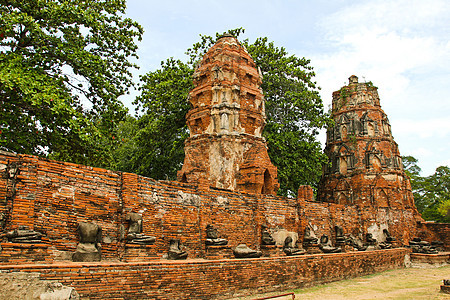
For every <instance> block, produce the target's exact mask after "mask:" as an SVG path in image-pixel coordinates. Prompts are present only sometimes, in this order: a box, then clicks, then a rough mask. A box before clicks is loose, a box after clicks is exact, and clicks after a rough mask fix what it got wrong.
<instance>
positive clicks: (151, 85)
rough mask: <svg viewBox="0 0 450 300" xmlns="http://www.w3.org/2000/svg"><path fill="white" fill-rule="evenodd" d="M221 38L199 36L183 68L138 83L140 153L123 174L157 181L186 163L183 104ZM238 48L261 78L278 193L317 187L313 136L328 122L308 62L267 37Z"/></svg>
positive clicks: (317, 150) (317, 151)
mask: <svg viewBox="0 0 450 300" xmlns="http://www.w3.org/2000/svg"><path fill="white" fill-rule="evenodd" d="M243 32H244V30H243V29H242V28H238V29H233V30H229V31H228V33H231V34H232V35H234V36H239V34H241V33H243ZM219 36H220V34H216V36H215V37H211V36H204V35H200V41H199V42H198V43H195V44H194V45H193V47H192V48H190V49H188V50H187V52H186V54H187V55H188V57H189V59H188V62H187V63H183V62H182V61H179V60H174V59H173V58H170V59H168V60H167V61H166V62H164V63H162V65H161V69H159V70H157V71H155V72H150V73H148V74H146V75H145V76H143V77H142V78H141V79H142V82H143V85H142V87H141V91H142V94H141V95H140V96H139V97H138V98H137V99H136V102H135V103H136V104H138V106H139V109H140V110H141V113H142V116H141V117H139V120H138V121H137V122H138V124H139V126H138V127H139V131H138V133H137V134H136V137H135V138H134V139H133V141H135V142H136V143H137V144H138V145H139V147H138V148H139V150H138V154H137V155H136V157H135V158H134V160H136V162H137V163H136V164H134V163H132V164H128V165H129V166H130V168H129V169H127V171H130V172H136V173H139V174H142V175H146V176H150V177H153V178H155V179H166V178H168V179H174V178H175V177H176V171H177V170H179V169H181V165H182V163H183V159H184V149H183V140H184V139H185V138H186V137H187V136H188V132H187V127H186V125H185V114H186V113H187V111H188V109H189V106H188V102H187V100H186V99H187V95H188V92H189V90H190V89H191V88H192V87H193V85H192V77H191V76H192V73H193V69H194V67H195V65H196V64H197V63H198V61H199V60H200V59H201V57H202V56H203V54H204V53H206V52H207V50H208V49H209V48H210V47H211V46H212V45H214V43H215V42H216V40H217V38H218V37H219ZM242 43H243V44H244V45H245V46H246V48H247V50H248V52H249V53H250V55H251V56H252V58H253V59H254V60H255V63H256V65H257V66H258V67H260V68H261V71H262V74H263V84H262V89H263V91H264V95H265V99H266V115H267V120H266V121H267V125H266V127H265V130H264V133H263V135H264V137H265V138H266V140H267V143H268V147H269V155H270V157H271V159H272V161H273V163H274V164H275V165H276V166H277V167H278V178H279V181H280V184H281V189H280V194H282V195H293V194H295V193H296V191H297V189H298V186H299V185H302V184H311V185H315V184H316V182H317V181H318V179H319V177H320V173H321V165H322V163H324V162H326V156H325V155H324V154H323V153H322V151H321V145H320V143H319V142H318V141H317V139H316V136H317V134H318V129H320V128H322V127H324V126H326V125H327V124H329V122H330V119H329V117H328V116H327V115H326V114H325V113H324V111H323V105H322V101H321V99H320V96H319V93H318V87H316V83H315V82H313V81H312V79H313V77H314V76H315V74H314V72H313V69H312V67H311V66H310V65H309V63H310V62H309V60H307V59H305V58H297V57H295V56H293V55H289V54H288V53H287V52H286V50H285V49H284V48H282V47H281V48H279V47H276V46H275V45H274V43H273V42H268V40H267V38H258V39H257V40H256V41H255V42H254V43H253V44H249V42H248V41H247V40H246V41H244V42H242ZM138 163H139V164H140V165H139V164H138Z"/></svg>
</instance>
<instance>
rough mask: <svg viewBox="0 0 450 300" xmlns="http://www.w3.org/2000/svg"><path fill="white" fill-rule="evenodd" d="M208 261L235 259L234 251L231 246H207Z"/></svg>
mask: <svg viewBox="0 0 450 300" xmlns="http://www.w3.org/2000/svg"><path fill="white" fill-rule="evenodd" d="M205 254H206V257H205V258H206V259H224V258H227V259H231V258H234V255H233V250H232V249H231V246H228V245H223V246H219V245H218V246H214V245H208V246H206V252H205Z"/></svg>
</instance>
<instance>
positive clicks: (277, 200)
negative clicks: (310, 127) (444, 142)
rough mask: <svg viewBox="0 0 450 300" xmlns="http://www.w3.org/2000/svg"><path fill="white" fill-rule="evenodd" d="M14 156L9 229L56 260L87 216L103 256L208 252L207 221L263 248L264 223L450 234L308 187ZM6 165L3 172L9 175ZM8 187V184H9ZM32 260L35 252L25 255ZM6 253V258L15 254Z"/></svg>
mask: <svg viewBox="0 0 450 300" xmlns="http://www.w3.org/2000/svg"><path fill="white" fill-rule="evenodd" d="M10 156H11V155H7V154H2V155H0V161H4V162H7V161H12V160H15V162H17V161H19V162H20V163H19V164H18V171H17V174H18V175H17V176H16V177H17V179H16V182H15V186H16V192H15V194H14V197H12V198H8V199H9V200H8V201H4V202H3V203H6V202H7V203H10V204H9V206H8V205H6V204H5V205H4V206H3V208H2V209H3V210H4V211H5V215H6V220H7V221H6V225H5V228H4V232H6V231H8V230H11V229H14V228H17V227H18V226H20V225H27V226H28V227H29V228H30V229H33V230H36V231H39V232H42V233H43V234H44V237H43V242H44V243H46V244H49V245H50V246H49V248H48V255H49V257H47V259H49V260H64V259H70V257H71V254H72V253H73V252H74V251H75V249H76V246H77V244H78V236H77V234H76V226H77V224H78V222H80V221H86V222H94V223H97V224H99V225H101V226H102V228H103V241H102V254H103V260H110V261H111V260H112V261H118V260H121V259H122V260H124V261H139V260H146V259H147V258H149V259H154V258H162V257H163V256H164V255H165V254H166V253H167V251H168V245H169V240H170V239H180V240H181V243H182V244H183V245H184V246H185V247H186V251H187V252H188V254H189V257H190V258H204V257H206V246H205V239H206V226H207V225H208V224H212V225H214V227H216V228H217V229H218V231H219V234H220V236H221V237H223V238H226V239H228V241H229V246H230V247H232V248H233V247H235V246H237V245H238V244H240V243H246V244H247V245H248V246H249V247H250V248H252V249H257V250H259V249H260V244H261V225H262V224H264V225H267V226H268V228H269V230H270V231H271V232H272V233H273V232H277V231H279V230H285V231H288V232H291V233H295V234H298V236H299V239H300V242H301V241H302V238H303V232H304V229H305V227H306V226H307V225H310V226H313V228H314V230H315V231H316V234H317V235H318V236H320V235H322V234H327V235H328V236H330V237H331V238H332V240H333V241H334V230H333V228H334V226H335V225H340V226H342V227H343V228H344V234H350V233H351V234H353V235H354V236H360V237H362V236H363V235H364V234H365V232H367V231H368V230H369V229H370V228H372V229H373V228H374V227H376V228H378V229H381V228H382V226H385V227H383V228H389V231H390V232H391V234H392V235H393V236H394V237H396V238H397V240H398V243H399V245H401V244H407V242H408V241H409V240H410V239H411V238H413V237H415V236H420V237H422V238H423V239H425V240H428V241H432V240H435V239H440V237H445V233H444V234H441V235H440V236H439V235H437V234H433V233H432V232H431V231H430V230H428V229H427V227H424V226H422V225H421V226H419V225H417V223H416V212H415V210H414V209H411V208H403V209H398V208H389V207H382V208H377V207H367V206H358V205H344V204H335V203H319V202H311V201H306V200H311V199H312V193H310V189H307V188H304V190H305V192H304V195H305V197H306V199H302V198H301V196H300V197H299V198H297V199H293V198H284V197H278V196H272V195H261V194H260V195H255V194H245V193H240V192H232V191H229V190H223V189H217V188H213V187H210V188H205V187H206V186H203V185H198V186H195V185H190V184H186V183H179V182H170V181H155V180H152V179H150V178H145V177H142V176H138V175H135V174H129V173H120V172H112V171H108V170H103V169H98V168H91V167H86V166H80V165H74V164H69V163H64V162H57V161H49V160H46V159H42V158H38V157H30V156H26V155H19V156H15V155H13V156H11V159H10ZM6 166H7V167H4V168H2V170H3V171H1V172H2V173H1V176H0V177H1V178H4V177H6V175H5V173H6V169H7V168H9V167H8V164H6ZM30 170H32V171H30ZM1 193H3V195H6V193H9V191H7V190H6V188H5V186H4V187H3V188H2V189H1ZM16 201H18V205H17V206H16ZM19 204H20V205H19ZM19 208H20V209H19ZM25 208H26V209H25ZM128 212H138V213H140V214H142V216H143V233H144V234H145V235H150V236H154V237H156V242H155V244H154V245H153V246H152V247H151V248H150V249H151V251H150V250H148V249H147V250H145V251H144V252H145V253H139V251H138V250H136V249H131V248H130V247H129V248H126V247H125V242H124V241H123V240H121V235H122V234H125V235H126V231H127V229H128V224H127V223H126V221H125V215H126V214H127V213H128ZM378 232H380V230H378ZM430 234H431V235H430ZM447 236H448V235H447ZM379 238H380V239H381V238H382V237H381V236H380V237H379ZM441 239H442V238H441ZM444 240H445V239H444ZM3 241H4V242H6V239H4V240H3ZM445 241H447V240H445ZM281 242H282V241H281ZM447 242H448V241H447ZM39 255H40V254H39ZM6 257H7V256H6ZM216 257H217V256H216ZM33 260H34V258H33V257H32V255H31V256H30V253H28V256H27V257H24V261H23V262H27V261H33ZM0 261H2V263H7V262H8V259H7V258H5V257H3V258H1V259H0Z"/></svg>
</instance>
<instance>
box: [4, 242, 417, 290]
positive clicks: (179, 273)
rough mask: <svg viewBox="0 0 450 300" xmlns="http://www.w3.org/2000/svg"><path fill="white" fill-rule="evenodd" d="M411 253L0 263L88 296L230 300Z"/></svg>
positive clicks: (400, 260) (371, 268)
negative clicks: (123, 261) (56, 282)
mask: <svg viewBox="0 0 450 300" xmlns="http://www.w3.org/2000/svg"><path fill="white" fill-rule="evenodd" d="M408 253H409V250H407V249H404V248H401V249H392V250H378V251H368V252H355V253H338V254H332V255H330V254H317V255H306V256H301V257H278V258H257V259H242V260H236V259H233V260H231V259H224V260H216V261H186V262H173V261H154V262H141V263H127V264H125V263H83V264H80V263H64V264H62V263H60V264H51V265H34V266H30V265H28V266H17V265H15V266H0V272H1V273H5V274H8V273H16V272H21V273H22V274H24V273H34V274H36V273H38V274H39V278H40V279H41V280H55V281H59V282H61V283H62V284H64V285H66V286H72V287H74V288H75V289H76V290H77V292H78V293H79V294H80V296H81V297H89V299H113V298H114V299H117V298H119V299H228V298H230V297H238V296H244V295H251V294H255V293H264V292H270V291H283V290H286V289H292V288H300V287H306V286H311V285H314V284H318V283H326V282H331V281H336V280H341V279H346V278H352V277H356V276H361V275H367V274H372V273H375V272H380V271H384V270H388V269H393V268H401V267H403V266H404V261H405V255H408Z"/></svg>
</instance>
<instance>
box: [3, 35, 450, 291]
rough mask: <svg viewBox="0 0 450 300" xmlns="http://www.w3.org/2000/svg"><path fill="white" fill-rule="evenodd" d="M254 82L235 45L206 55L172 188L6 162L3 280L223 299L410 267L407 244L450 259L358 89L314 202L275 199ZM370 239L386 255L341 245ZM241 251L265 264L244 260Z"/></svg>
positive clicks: (338, 102) (341, 108) (226, 42)
mask: <svg viewBox="0 0 450 300" xmlns="http://www.w3.org/2000/svg"><path fill="white" fill-rule="evenodd" d="M260 83H261V74H260V72H258V69H257V66H255V63H254V62H253V60H252V58H251V57H250V56H249V54H248V53H247V52H246V50H245V48H244V47H243V46H241V45H240V43H239V42H238V41H237V40H236V39H235V38H233V37H231V36H226V35H225V36H223V37H221V38H220V39H219V40H218V42H217V43H216V45H214V46H213V47H212V48H211V49H210V50H209V51H208V53H206V54H205V56H204V57H203V60H202V62H201V64H200V65H199V67H198V68H197V70H196V71H195V74H194V84H195V88H194V89H193V90H192V91H191V93H190V98H189V101H190V103H191V104H192V109H191V110H190V111H189V113H188V114H187V116H186V119H187V124H188V127H189V129H190V134H191V135H190V137H189V139H188V140H187V141H186V145H185V149H186V159H185V162H184V165H183V168H182V169H181V170H180V171H179V173H178V181H161V180H159V181H158V180H153V179H151V178H146V177H143V176H139V175H136V174H131V173H125V172H116V171H110V170H105V169H101V168H93V167H89V166H83V165H77V164H72V163H67V162H58V161H52V160H48V159H44V158H40V157H36V156H31V155H22V154H13V153H7V152H2V151H0V225H1V228H0V229H1V231H2V242H1V244H0V246H1V250H0V280H1V277H2V276H8V275H11V276H16V275H19V274H20V275H21V276H22V275H23V276H26V275H29V276H31V277H32V278H33V280H37V281H42V282H55V281H57V282H60V283H62V284H64V285H65V286H69V287H72V288H75V289H76V290H77V291H78V293H79V294H80V295H81V296H82V297H86V298H87V297H89V299H108V298H115V299H117V298H119V299H149V298H151V299H226V298H231V297H236V296H241V295H251V294H253V293H256V292H266V291H276V290H285V289H290V288H298V287H302V286H308V285H312V284H317V283H323V282H329V281H333V280H339V279H343V278H349V277H355V276H360V275H364V274H371V273H374V272H377V271H382V270H386V269H390V268H398V267H402V266H404V262H405V256H408V255H409V253H410V252H411V250H410V249H407V248H404V247H403V246H404V245H407V244H408V241H410V240H411V239H412V238H413V237H421V238H424V239H427V240H429V241H432V240H441V241H443V242H445V245H444V247H446V249H447V250H448V247H449V245H450V242H449V240H448V239H449V237H450V234H449V229H450V226H449V225H448V224H430V223H426V222H424V221H423V219H422V218H421V216H420V215H419V213H418V212H417V210H416V208H415V206H414V202H413V198H412V194H411V187H410V185H409V180H408V178H407V177H406V176H405V174H404V171H403V170H402V166H401V159H400V156H399V152H398V147H397V144H396V143H395V142H394V140H393V138H392V135H391V131H390V125H389V121H388V119H387V116H386V114H385V113H384V112H383V111H382V110H381V108H380V103H379V97H378V94H377V89H376V88H374V87H373V86H371V85H370V84H367V83H358V81H357V78H356V77H355V76H352V77H350V84H349V85H348V86H346V87H343V88H342V89H341V90H340V91H338V92H335V93H334V94H333V117H334V118H335V120H336V125H335V127H333V128H331V129H330V130H329V132H328V138H327V147H326V150H325V151H326V153H327V154H328V156H329V157H330V159H331V164H330V166H329V167H327V168H325V170H324V175H323V178H322V180H321V183H320V189H319V191H318V199H317V201H316V200H314V199H313V190H312V188H311V187H309V186H301V187H299V192H298V196H297V198H285V197H280V196H276V191H277V189H278V182H277V169H276V167H275V166H274V165H273V164H272V163H271V161H270V158H269V156H268V154H267V146H266V143H265V141H264V139H263V138H262V137H261V132H262V130H263V127H264V118H265V114H264V99H263V94H262V91H261V89H260ZM386 232H389V235H390V236H387V235H386ZM368 233H369V234H371V236H372V238H371V240H370V242H371V243H385V242H390V245H392V249H386V250H379V248H376V247H372V248H371V249H368V250H370V251H367V250H366V251H356V250H364V249H366V248H365V247H361V248H360V247H359V246H358V245H354V247H353V246H350V245H347V244H345V242H344V240H345V239H347V238H349V237H353V238H354V239H358V240H360V241H364V239H365V238H366V235H367V234H368ZM314 234H315V235H316V236H317V237H324V236H326V237H327V238H326V239H324V240H328V242H329V243H330V245H319V244H318V241H317V238H315V237H314ZM388 239H389V240H388ZM368 241H369V240H368V239H367V242H368ZM244 244H245V247H247V248H249V249H251V250H252V251H254V253H255V254H258V255H262V257H259V258H244V259H236V258H235V255H234V254H233V253H234V252H233V251H237V250H236V249H246V248H245V247H244V246H243V245H244ZM338 244H340V245H341V247H340V248H341V249H340V250H341V251H342V252H341V253H335V254H324V253H322V252H326V251H325V250H327V251H328V250H330V249H331V250H333V249H335V248H333V247H334V246H336V245H338ZM320 246H322V247H320ZM302 247H304V248H305V250H304V251H303V250H302V249H301V248H302ZM331 250H330V251H331ZM333 251H334V250H333ZM293 254H302V255H300V256H290V255H293ZM255 256H257V255H255ZM171 258H175V259H182V260H170V259H171ZM31 277H30V278H31ZM15 278H17V276H16V277H15ZM26 285H27V284H24V285H23V286H26Z"/></svg>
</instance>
